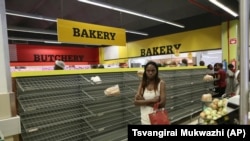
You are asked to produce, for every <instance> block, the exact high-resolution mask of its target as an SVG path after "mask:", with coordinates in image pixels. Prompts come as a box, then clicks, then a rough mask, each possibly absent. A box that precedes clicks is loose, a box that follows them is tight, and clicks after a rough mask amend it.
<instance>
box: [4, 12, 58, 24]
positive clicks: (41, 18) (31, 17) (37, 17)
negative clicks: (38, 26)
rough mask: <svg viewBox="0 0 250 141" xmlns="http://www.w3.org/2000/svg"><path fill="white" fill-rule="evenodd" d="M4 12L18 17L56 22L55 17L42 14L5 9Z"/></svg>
mask: <svg viewBox="0 0 250 141" xmlns="http://www.w3.org/2000/svg"><path fill="white" fill-rule="evenodd" d="M6 14H7V15H11V16H18V17H24V18H30V19H36V20H43V21H50V22H57V20H56V19H52V18H45V17H42V16H35V15H28V14H26V13H25V14H24V13H20V12H14V11H6Z"/></svg>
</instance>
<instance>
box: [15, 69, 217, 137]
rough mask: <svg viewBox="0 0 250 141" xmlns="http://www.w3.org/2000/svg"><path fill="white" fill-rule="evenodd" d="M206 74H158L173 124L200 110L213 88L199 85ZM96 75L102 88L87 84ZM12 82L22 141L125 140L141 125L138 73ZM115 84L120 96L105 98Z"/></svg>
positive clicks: (186, 72)
mask: <svg viewBox="0 0 250 141" xmlns="http://www.w3.org/2000/svg"><path fill="white" fill-rule="evenodd" d="M204 70H205V69H204ZM204 70H203V69H201V70H195V71H194V70H178V71H176V70H170V71H159V75H160V77H161V78H162V79H163V80H164V81H166V94H167V97H166V99H167V104H166V108H167V109H168V111H169V116H170V120H171V122H175V121H178V120H180V119H182V118H185V117H188V116H191V115H193V114H194V113H195V112H198V111H200V110H201V108H200V105H201V102H200V98H201V96H202V94H204V93H205V92H207V91H208V90H210V88H208V87H211V85H212V83H204V82H203V80H202V79H203V76H204ZM95 76H99V77H100V79H101V83H98V84H97V83H95V82H93V81H92V80H91V78H92V77H95ZM16 82H17V83H16V84H17V85H16V86H17V100H18V108H19V114H20V117H21V124H22V133H21V136H22V139H23V141H34V140H35V141H55V140H56V141H69V140H72V141H83V140H84V141H100V140H105V141H106V140H107V141H121V140H126V138H127V125H128V124H140V108H139V107H138V106H134V104H133V99H134V96H135V94H136V92H137V89H138V85H139V83H140V78H139V77H138V76H137V73H136V72H124V73H122V72H119V73H96V74H82V75H65V76H49V77H32V78H17V79H16ZM116 84H118V85H119V88H120V95H118V96H106V95H105V94H104V90H105V89H106V88H108V87H111V86H113V85H116Z"/></svg>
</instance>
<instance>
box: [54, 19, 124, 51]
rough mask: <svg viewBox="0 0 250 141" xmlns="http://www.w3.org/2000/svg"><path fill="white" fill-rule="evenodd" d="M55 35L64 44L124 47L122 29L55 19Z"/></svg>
mask: <svg viewBox="0 0 250 141" xmlns="http://www.w3.org/2000/svg"><path fill="white" fill-rule="evenodd" d="M57 35H58V41H59V42H65V43H79V44H90V45H118V46H126V32H125V29H122V28H114V27H108V26H101V25H96V24H89V23H82V22H76V21H69V20H63V19H57Z"/></svg>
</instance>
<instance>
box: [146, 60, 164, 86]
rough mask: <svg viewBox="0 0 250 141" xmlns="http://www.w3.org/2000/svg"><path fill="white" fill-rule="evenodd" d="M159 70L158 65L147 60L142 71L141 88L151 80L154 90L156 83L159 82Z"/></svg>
mask: <svg viewBox="0 0 250 141" xmlns="http://www.w3.org/2000/svg"><path fill="white" fill-rule="evenodd" d="M158 73H159V70H158V65H157V64H156V63H155V62H153V61H149V62H148V63H147V64H146V65H145V66H144V73H143V77H142V88H143V90H144V89H145V88H146V87H147V85H148V84H149V83H150V81H151V82H153V83H154V90H156V89H157V85H158V83H159V82H160V78H159V76H158Z"/></svg>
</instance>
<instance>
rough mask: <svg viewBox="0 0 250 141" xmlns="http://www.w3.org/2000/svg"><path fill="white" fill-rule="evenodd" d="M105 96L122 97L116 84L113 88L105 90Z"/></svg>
mask: <svg viewBox="0 0 250 141" xmlns="http://www.w3.org/2000/svg"><path fill="white" fill-rule="evenodd" d="M104 94H105V95H106V96H117V95H120V88H119V85H118V84H116V85H114V86H111V87H109V88H107V89H106V90H104Z"/></svg>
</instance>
